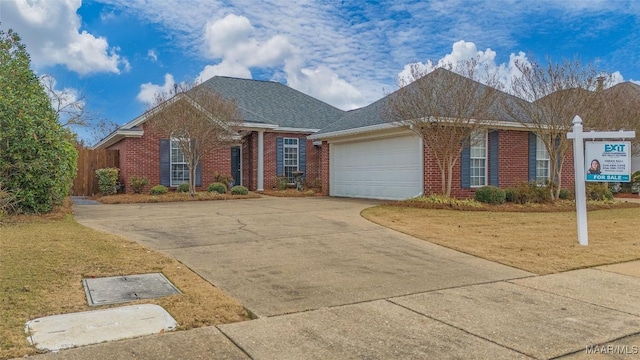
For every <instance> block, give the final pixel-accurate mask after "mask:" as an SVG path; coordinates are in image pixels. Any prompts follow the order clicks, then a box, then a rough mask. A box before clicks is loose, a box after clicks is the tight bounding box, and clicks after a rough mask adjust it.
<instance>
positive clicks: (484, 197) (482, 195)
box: [473, 185, 506, 204]
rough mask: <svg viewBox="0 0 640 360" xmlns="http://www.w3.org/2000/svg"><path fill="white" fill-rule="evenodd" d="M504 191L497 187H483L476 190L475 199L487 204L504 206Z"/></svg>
mask: <svg viewBox="0 0 640 360" xmlns="http://www.w3.org/2000/svg"><path fill="white" fill-rule="evenodd" d="M505 197H506V195H505V192H504V190H502V189H500V188H497V187H495V186H491V185H489V186H483V187H481V188H479V189H478V190H476V194H475V195H474V197H473V198H474V199H475V200H476V201H479V202H481V203H485V204H502V203H504V200H505Z"/></svg>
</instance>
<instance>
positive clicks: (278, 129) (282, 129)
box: [273, 126, 320, 134]
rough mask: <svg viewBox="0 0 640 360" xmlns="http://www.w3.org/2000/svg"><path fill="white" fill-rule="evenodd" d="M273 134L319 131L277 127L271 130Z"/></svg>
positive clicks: (315, 131)
mask: <svg viewBox="0 0 640 360" xmlns="http://www.w3.org/2000/svg"><path fill="white" fill-rule="evenodd" d="M273 131H274V132H288V133H303V134H308V133H317V132H318V131H320V129H305V128H295V127H284V126H283V127H277V128H275V129H273Z"/></svg>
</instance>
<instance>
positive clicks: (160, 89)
mask: <svg viewBox="0 0 640 360" xmlns="http://www.w3.org/2000/svg"><path fill="white" fill-rule="evenodd" d="M175 84H176V81H175V80H174V78H173V75H171V74H165V75H164V84H162V85H156V84H152V83H150V82H148V83H145V84H142V85H140V92H139V93H138V95H137V96H136V99H137V100H138V101H140V102H141V103H143V104H145V105H147V106H149V105H151V104H153V103H154V102H155V97H156V94H168V93H169V92H170V91H171V90H173V87H174V86H175Z"/></svg>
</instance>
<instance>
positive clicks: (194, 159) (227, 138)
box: [149, 82, 242, 196]
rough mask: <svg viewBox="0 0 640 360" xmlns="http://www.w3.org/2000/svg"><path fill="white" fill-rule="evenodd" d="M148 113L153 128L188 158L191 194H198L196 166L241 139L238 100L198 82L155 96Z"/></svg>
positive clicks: (183, 84) (176, 87)
mask: <svg viewBox="0 0 640 360" xmlns="http://www.w3.org/2000/svg"><path fill="white" fill-rule="evenodd" d="M153 104H154V105H153V107H152V108H151V109H150V110H149V117H150V121H149V124H150V127H152V128H153V129H155V130H157V131H158V132H160V133H162V134H168V135H170V136H171V141H172V142H173V144H177V146H178V148H179V149H180V152H181V153H182V155H183V156H184V157H185V161H186V163H187V169H188V171H189V192H190V194H191V196H194V194H195V184H196V167H197V166H199V164H200V162H201V160H202V157H203V156H204V155H205V154H207V153H210V152H214V151H216V150H219V149H225V148H229V147H230V146H231V145H233V144H235V143H237V142H238V141H239V140H240V139H239V138H238V135H237V129H238V126H239V125H240V123H241V122H242V121H241V115H240V113H239V111H238V106H237V105H236V103H235V101H233V100H229V99H225V98H223V97H222V95H220V94H219V93H217V92H215V91H213V90H212V89H210V88H208V87H206V86H205V85H197V84H196V83H195V82H185V83H182V84H179V85H178V84H177V85H176V86H175V87H174V90H173V91H171V92H169V93H158V94H156V95H155V99H154V103H153Z"/></svg>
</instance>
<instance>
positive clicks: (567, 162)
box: [560, 148, 575, 190]
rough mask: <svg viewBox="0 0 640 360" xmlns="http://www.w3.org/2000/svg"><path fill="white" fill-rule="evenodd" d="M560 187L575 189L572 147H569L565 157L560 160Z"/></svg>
mask: <svg viewBox="0 0 640 360" xmlns="http://www.w3.org/2000/svg"><path fill="white" fill-rule="evenodd" d="M561 180H562V181H561V183H560V187H561V188H562V189H567V190H574V189H575V174H574V168H573V148H571V149H570V150H569V151H568V152H567V157H565V159H564V161H563V162H562V177H561Z"/></svg>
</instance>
